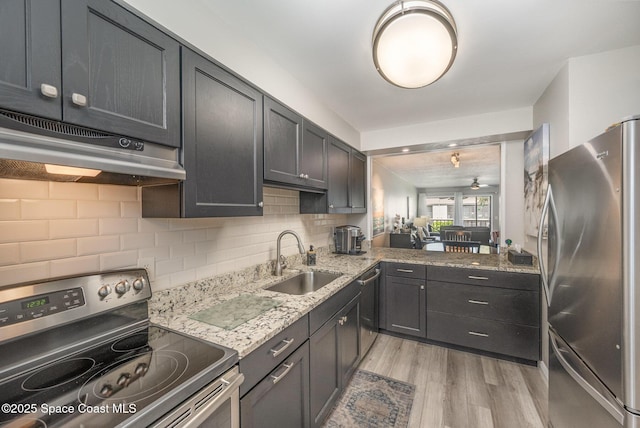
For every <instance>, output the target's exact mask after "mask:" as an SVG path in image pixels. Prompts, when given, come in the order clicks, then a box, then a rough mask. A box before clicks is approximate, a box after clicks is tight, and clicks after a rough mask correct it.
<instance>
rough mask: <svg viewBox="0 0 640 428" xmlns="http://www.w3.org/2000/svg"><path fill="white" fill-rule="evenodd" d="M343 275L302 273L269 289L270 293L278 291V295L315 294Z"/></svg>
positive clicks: (317, 272) (314, 272)
mask: <svg viewBox="0 0 640 428" xmlns="http://www.w3.org/2000/svg"><path fill="white" fill-rule="evenodd" d="M341 276H342V275H341V274H336V273H329V272H319V271H311V272H302V273H299V274H297V275H295V276H292V277H291V278H289V279H286V280H284V281H281V282H278V283H277V284H274V285H272V286H271V287H269V288H267V290H269V291H277V292H278V293H285V294H297V295H302V294H309V293H313V292H314V291H317V290H319V289H321V288H322V287H324V286H325V285H327V284H329V283H330V282H331V281H333V280H334V279H336V278H339V277H341Z"/></svg>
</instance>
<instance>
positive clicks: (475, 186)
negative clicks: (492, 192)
mask: <svg viewBox="0 0 640 428" xmlns="http://www.w3.org/2000/svg"><path fill="white" fill-rule="evenodd" d="M487 186H489V185H488V184H480V183H478V177H476V178H474V179H473V182H472V183H471V189H472V190H478V189H479V188H481V187H487Z"/></svg>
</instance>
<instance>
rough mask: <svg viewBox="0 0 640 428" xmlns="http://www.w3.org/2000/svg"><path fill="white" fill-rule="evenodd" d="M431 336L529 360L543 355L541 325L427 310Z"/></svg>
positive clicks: (428, 327)
mask: <svg viewBox="0 0 640 428" xmlns="http://www.w3.org/2000/svg"><path fill="white" fill-rule="evenodd" d="M427 338H428V339H431V340H437V341H440V342H446V343H451V344H455V345H460V346H466V347H469V348H474V349H480V350H483V351H489V352H495V353H498V354H504V355H510V356H512V357H517V358H523V359H526V360H533V361H537V360H538V359H539V358H540V329H539V328H538V327H530V326H523V325H516V324H507V323H503V322H499V321H493V320H485V319H481V318H473V317H461V316H457V315H451V314H445V313H441V312H433V311H427Z"/></svg>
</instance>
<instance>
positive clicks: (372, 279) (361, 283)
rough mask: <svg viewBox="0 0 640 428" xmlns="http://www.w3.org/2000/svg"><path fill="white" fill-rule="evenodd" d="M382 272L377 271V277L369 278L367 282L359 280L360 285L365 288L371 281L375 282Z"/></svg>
mask: <svg viewBox="0 0 640 428" xmlns="http://www.w3.org/2000/svg"><path fill="white" fill-rule="evenodd" d="M381 272H382V271H381V270H380V269H376V274H375V275H373V276H372V277H369V278H367V279H365V280H362V279H359V280H358V284H360V285H362V286H365V285H367V284H369V283H370V282H371V281H375V280H376V279H377V278H378V277H379V276H380V273H381Z"/></svg>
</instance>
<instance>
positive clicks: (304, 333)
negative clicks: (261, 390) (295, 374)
mask: <svg viewBox="0 0 640 428" xmlns="http://www.w3.org/2000/svg"><path fill="white" fill-rule="evenodd" d="M308 334H309V319H308V317H307V316H306V315H305V316H304V317H302V318H300V319H299V320H298V321H296V322H295V323H293V324H291V325H290V326H289V327H287V328H286V329H284V330H282V331H281V332H280V333H278V334H277V335H275V336H274V337H272V338H271V339H269V340H268V341H267V342H266V343H264V344H263V345H261V346H260V347H259V348H258V349H256V350H255V351H253V352H251V353H250V354H249V355H247V356H246V357H244V358H243V359H241V360H240V372H241V373H242V374H244V382H243V383H242V385H241V386H240V396H242V395H244V394H245V393H246V392H247V391H249V390H250V389H251V388H253V386H254V385H255V384H256V383H258V382H259V381H260V380H261V379H262V378H263V377H265V376H266V375H267V374H268V373H269V372H270V371H271V370H273V369H274V367H275V366H277V365H278V364H280V363H282V361H284V360H285V359H286V358H287V357H288V356H289V355H290V354H291V353H292V352H293V351H294V350H295V349H296V348H298V347H299V346H300V345H302V344H303V343H304V342H305V340H307V338H308Z"/></svg>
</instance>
